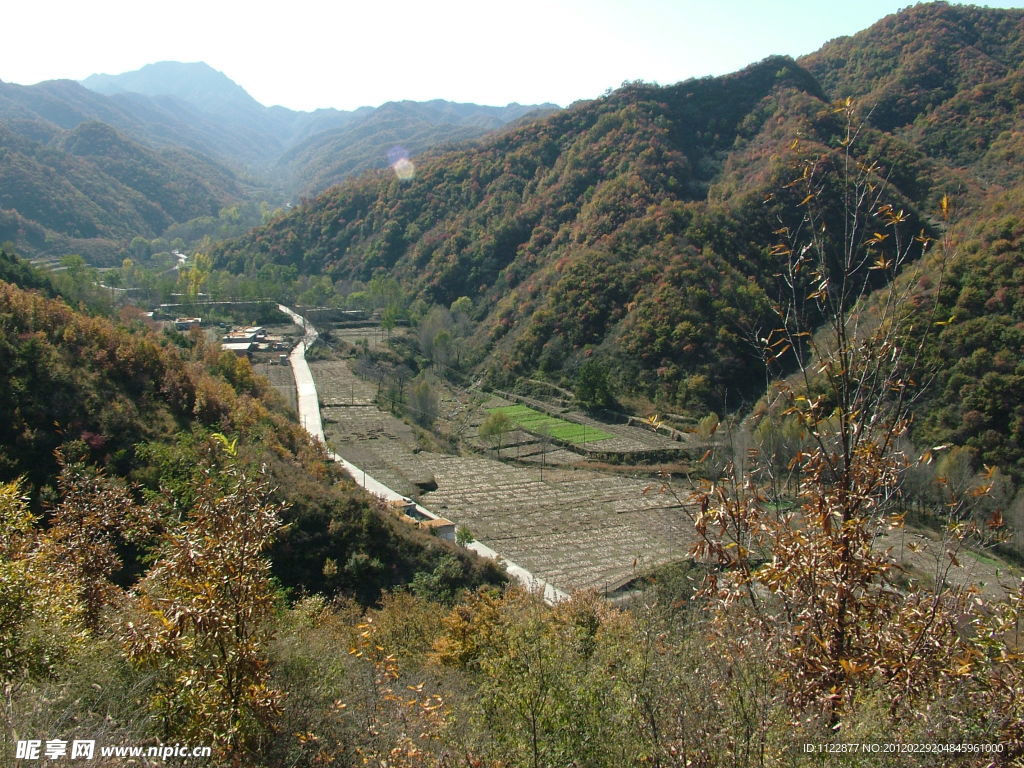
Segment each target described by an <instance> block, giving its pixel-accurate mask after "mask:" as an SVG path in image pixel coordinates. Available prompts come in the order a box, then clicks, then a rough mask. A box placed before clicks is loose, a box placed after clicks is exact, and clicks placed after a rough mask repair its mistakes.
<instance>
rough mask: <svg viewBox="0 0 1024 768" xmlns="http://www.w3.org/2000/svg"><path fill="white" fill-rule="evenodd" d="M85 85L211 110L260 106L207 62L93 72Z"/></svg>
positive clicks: (163, 63) (110, 91)
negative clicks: (112, 72)
mask: <svg viewBox="0 0 1024 768" xmlns="http://www.w3.org/2000/svg"><path fill="white" fill-rule="evenodd" d="M81 82H82V85H84V86H85V87H86V88H88V89H89V90H91V91H96V92H97V93H102V94H104V95H106V96H111V95H114V94H120V93H138V94H142V95H144V96H151V97H157V96H174V97H176V98H179V99H181V100H182V101H186V102H188V103H189V104H192V105H194V106H197V107H200V108H202V109H206V110H209V111H212V112H220V111H223V109H224V107H225V106H228V105H230V107H232V108H236V109H237V108H238V107H246V108H252V107H259V106H260V104H259V102H257V101H256V100H255V99H253V98H252V97H251V96H250V95H249V94H248V93H247V92H246V91H245V89H244V88H242V87H241V86H240V85H238V84H237V83H236V82H234V81H233V80H231V79H230V78H229V77H228V76H227V75H225V74H224V73H223V72H220V71H218V70H216V69H214V68H213V67H211V66H210V65H209V64H207V63H206V62H202V61H197V62H190V63H185V62H180V61H160V62H156V63H154V64H147V65H146V66H144V67H142V68H141V69H137V70H135V71H133V72H125V73H122V74H119V75H100V74H97V75H90V76H89V77H87V78H85V80H82V81H81Z"/></svg>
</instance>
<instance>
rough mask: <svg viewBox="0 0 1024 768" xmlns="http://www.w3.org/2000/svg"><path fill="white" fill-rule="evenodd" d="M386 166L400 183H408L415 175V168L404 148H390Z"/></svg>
mask: <svg viewBox="0 0 1024 768" xmlns="http://www.w3.org/2000/svg"><path fill="white" fill-rule="evenodd" d="M388 164H389V165H390V166H391V170H393V171H394V172H395V175H396V176H397V177H398V178H399V179H400V180H402V181H409V180H410V179H412V177H413V176H415V175H416V166H415V165H413V163H412V160H410V159H409V152H408V151H407V150H406V149H405V147H392V148H391V149H389V150H388Z"/></svg>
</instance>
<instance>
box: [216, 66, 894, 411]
mask: <svg viewBox="0 0 1024 768" xmlns="http://www.w3.org/2000/svg"><path fill="white" fill-rule="evenodd" d="M838 130H839V128H838V125H837V123H836V122H835V120H834V119H833V118H832V117H831V116H830V115H829V114H828V110H827V103H826V101H825V98H824V94H823V93H822V92H821V90H820V89H819V87H818V86H817V84H816V83H815V81H814V79H813V78H811V77H810V75H808V74H807V72H805V71H804V70H802V69H800V68H799V67H798V66H796V65H795V64H794V63H793V62H791V61H789V60H786V59H770V60H767V61H765V62H762V63H760V64H757V65H754V66H752V67H750V68H749V69H747V70H744V71H743V72H740V73H738V74H736V75H732V76H729V77H726V78H719V79H714V80H712V79H707V80H700V81H691V82H687V83H682V84H680V85H677V86H671V87H667V88H657V87H653V86H646V85H642V84H636V85H633V86H629V87H626V88H623V89H621V90H619V91H616V92H614V93H612V94H611V95H609V96H607V97H606V98H603V99H601V100H598V101H596V102H590V103H586V104H581V105H577V106H576V107H575V108H573V109H572V110H570V111H568V112H566V113H563V114H559V115H556V116H554V117H551V118H549V119H547V120H545V121H543V122H541V123H534V124H531V125H527V126H524V127H523V128H521V129H518V130H514V131H510V132H507V133H505V134H503V135H502V136H500V137H499V138H495V139H492V140H490V141H489V142H487V143H486V144H485V145H484V146H482V147H481V148H479V149H475V150H469V151H465V152H457V153H453V154H448V155H432V156H430V157H429V159H428V158H424V159H422V160H421V161H420V162H419V163H418V164H417V170H416V176H415V178H414V179H412V180H409V181H401V180H399V179H396V178H394V177H393V175H386V174H385V175H377V176H367V177H364V178H363V179H361V180H359V181H357V182H353V183H350V184H348V185H346V186H344V187H341V188H340V189H339V190H337V191H335V192H331V193H328V194H325V195H323V196H322V197H320V198H319V199H318V200H316V201H314V202H313V203H311V204H310V205H308V206H306V207H304V208H302V209H300V210H298V211H296V212H294V213H292V214H290V215H289V216H286V217H284V218H282V219H280V220H278V221H276V222H275V223H273V224H271V225H270V226H268V227H266V228H264V229H259V230H255V231H254V232H253V233H252V234H250V235H248V236H246V237H245V238H242V239H240V240H237V241H235V242H233V243H230V244H228V245H226V246H224V247H223V248H221V249H219V250H218V251H217V261H218V264H220V265H223V266H225V267H227V268H228V269H232V270H236V271H247V272H248V271H255V270H258V269H260V267H261V266H262V265H263V264H266V263H276V264H285V265H295V266H297V267H298V268H299V270H300V271H302V272H309V273H318V272H321V271H323V272H325V273H326V274H328V275H329V276H330V277H332V278H334V279H336V280H361V281H368V280H370V278H372V277H373V276H374V275H375V274H377V273H388V274H391V275H393V276H395V277H397V278H398V279H399V280H400V281H401V282H402V283H403V284H404V285H406V286H407V287H408V288H409V289H411V290H412V291H413V292H414V293H416V294H418V295H421V296H423V297H424V298H425V299H427V300H428V301H431V302H437V303H440V304H444V305H447V304H450V303H451V302H452V301H454V300H455V299H456V298H458V297H459V296H462V295H467V296H470V297H472V298H473V299H474V301H477V300H478V299H479V301H477V303H478V305H479V306H482V307H485V308H486V310H487V314H486V316H482V317H480V318H479V320H480V330H479V331H478V333H477V337H476V344H477V347H476V354H477V355H478V359H480V360H481V361H482V364H483V365H484V367H485V368H486V369H487V370H488V371H489V372H490V373H491V375H492V376H493V377H494V378H495V380H502V379H507V377H509V376H515V375H524V374H534V373H538V372H539V373H541V374H546V375H550V376H555V377H562V378H564V379H569V378H571V376H572V374H573V373H574V371H575V368H576V367H577V366H578V364H579V363H580V361H581V360H582V359H583V358H584V357H591V356H594V355H596V356H599V357H602V358H607V359H608V361H609V363H610V366H611V368H612V370H613V371H614V378H615V382H616V384H618V385H619V386H620V387H623V388H627V389H631V390H632V391H633V392H634V393H636V394H642V395H644V396H647V397H649V398H652V399H657V400H659V401H661V402H664V403H666V404H667V405H671V407H673V408H693V409H701V408H708V407H713V408H721V407H722V406H723V404H725V403H731V404H732V406H738V405H739V404H740V403H741V402H743V401H744V400H745V399H747V400H749V399H750V398H752V397H755V396H756V395H757V393H758V390H759V388H762V387H763V384H764V378H763V376H762V375H759V374H758V371H759V370H760V361H759V359H758V357H757V355H756V353H755V351H754V350H753V349H748V348H747V345H746V344H745V338H746V336H747V335H749V332H750V330H751V329H753V328H756V327H759V326H763V325H764V324H765V323H767V322H769V320H768V315H767V313H768V307H769V304H770V301H771V296H772V293H773V284H774V278H773V275H774V273H775V271H776V270H775V267H774V265H773V263H772V262H771V260H770V259H769V258H768V256H767V245H766V243H768V241H769V240H770V233H771V231H772V230H773V229H775V228H777V227H778V221H777V217H778V216H779V215H783V214H784V212H785V207H786V201H785V199H784V198H785V196H784V195H780V196H779V198H778V199H777V200H776V201H775V202H774V203H773V204H771V205H768V206H766V205H765V204H764V200H765V198H766V197H767V196H768V195H769V194H770V193H771V192H773V191H774V190H776V189H778V188H779V187H780V186H781V185H782V184H784V183H785V182H786V181H788V178H787V173H789V172H790V170H791V166H790V167H788V166H787V163H786V160H785V159H784V158H785V149H786V148H787V147H788V146H789V145H790V144H791V143H792V140H793V137H794V136H796V135H798V134H799V135H802V136H803V137H804V139H803V140H804V141H805V142H806V143H807V145H809V146H812V147H813V146H823V142H824V141H826V140H827V139H828V138H829V137H830V136H831V135H833V134H834V133H835V132H836V131H838ZM881 142H882V137H881V136H880V135H879V134H874V133H873V134H871V135H870V136H869V138H868V140H867V141H866V142H865V146H864V148H863V151H864V153H865V155H868V154H874V155H879V154H880V152H881V151H880V149H878V148H876V145H877V144H880V143H881ZM902 149H903V151H905V152H906V153H908V154H910V155H913V150H911V149H910V148H906V147H902ZM796 202H799V201H796ZM626 382H629V386H628V387H625V384H626Z"/></svg>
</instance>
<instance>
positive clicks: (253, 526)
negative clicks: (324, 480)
mask: <svg viewBox="0 0 1024 768" xmlns="http://www.w3.org/2000/svg"><path fill="white" fill-rule="evenodd" d="M221 472H222V473H225V474H224V476H223V477H216V478H215V477H213V473H212V472H208V473H207V474H208V476H207V477H206V478H205V481H204V483H203V485H202V486H201V487H200V488H199V490H198V493H197V496H196V501H195V504H194V505H193V507H192V509H191V511H190V513H189V517H188V518H187V519H186V520H185V521H184V522H182V523H181V524H180V525H179V526H178V527H177V528H176V529H174V530H172V531H170V532H169V533H168V534H167V536H166V537H165V539H164V543H163V548H162V551H161V553H160V556H159V559H158V560H157V562H156V563H155V565H154V566H153V568H152V569H151V570H150V572H149V574H148V575H147V577H146V578H145V579H144V580H143V581H142V582H141V583H140V585H139V586H138V588H137V589H136V590H135V598H136V603H135V616H134V617H133V620H132V621H130V622H129V623H127V625H126V627H125V630H124V642H125V646H126V649H127V652H128V655H129V657H130V658H131V659H133V660H134V661H135V662H136V663H138V664H140V665H143V666H145V667H148V668H151V669H154V670H156V672H157V673H158V676H159V685H158V689H157V693H156V695H155V696H154V697H153V699H152V701H151V705H152V707H153V709H154V711H155V712H156V713H157V714H158V715H159V717H160V718H161V720H162V722H163V730H164V732H165V736H167V737H169V738H176V739H182V740H192V742H193V743H196V744H201V743H210V742H211V741H212V742H213V744H212V745H213V747H214V749H215V751H216V752H217V753H218V754H219V755H220V756H221V757H222V758H227V757H231V758H233V759H236V760H237V759H239V758H240V756H242V755H245V754H246V753H247V752H249V751H251V750H254V749H256V747H257V746H258V745H259V743H260V741H261V739H262V738H264V737H265V736H266V735H267V734H268V732H269V730H268V729H269V728H270V725H271V724H272V722H273V719H274V716H275V715H276V713H277V711H278V707H279V701H280V694H279V692H277V691H275V690H273V689H272V688H271V687H270V685H269V670H268V666H267V660H266V657H265V653H266V650H265V647H266V643H267V640H268V639H269V634H270V618H271V614H272V611H273V609H274V607H275V605H276V602H275V599H274V595H273V590H272V584H271V579H270V564H269V561H268V560H267V559H266V558H265V557H264V556H263V552H264V551H265V550H266V548H267V547H268V546H269V545H270V543H271V541H272V539H273V537H274V536H275V534H276V533H277V532H278V531H279V529H280V527H281V522H280V515H281V513H282V511H283V510H282V508H281V506H280V505H279V504H275V503H272V502H270V501H269V500H268V499H269V496H270V489H269V488H268V486H267V485H266V482H265V481H263V480H260V479H252V478H250V477H247V476H246V475H245V474H244V473H243V472H242V471H241V470H239V469H238V468H236V467H233V466H229V467H228V468H227V469H225V470H221Z"/></svg>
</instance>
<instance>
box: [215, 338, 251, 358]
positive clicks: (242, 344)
mask: <svg viewBox="0 0 1024 768" xmlns="http://www.w3.org/2000/svg"><path fill="white" fill-rule="evenodd" d="M220 348H221V349H222V350H224V351H225V352H234V353H235V354H236V355H238V356H239V357H252V353H253V350H255V349H256V343H255V342H253V341H225V342H224V343H223V344H221V345H220Z"/></svg>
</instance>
